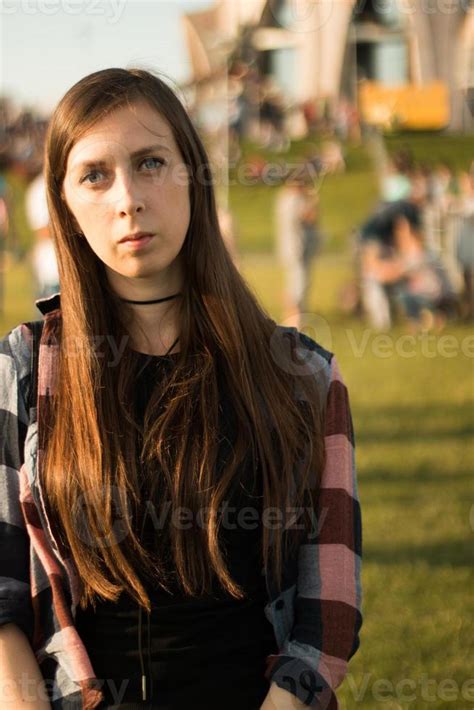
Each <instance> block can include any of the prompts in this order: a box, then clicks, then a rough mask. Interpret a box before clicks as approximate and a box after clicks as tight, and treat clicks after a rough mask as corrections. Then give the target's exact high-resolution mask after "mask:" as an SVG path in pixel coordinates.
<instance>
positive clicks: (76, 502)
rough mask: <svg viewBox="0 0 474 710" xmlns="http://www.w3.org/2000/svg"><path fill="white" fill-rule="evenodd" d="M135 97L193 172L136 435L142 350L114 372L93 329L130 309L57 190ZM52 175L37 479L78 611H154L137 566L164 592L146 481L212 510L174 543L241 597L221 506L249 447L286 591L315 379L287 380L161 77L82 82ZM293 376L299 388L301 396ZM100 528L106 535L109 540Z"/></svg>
mask: <svg viewBox="0 0 474 710" xmlns="http://www.w3.org/2000/svg"><path fill="white" fill-rule="evenodd" d="M143 99H144V100H146V101H148V102H149V104H150V105H151V106H152V107H154V108H155V109H156V110H157V111H158V112H159V113H160V114H161V115H162V116H163V117H164V118H165V119H166V120H167V121H168V123H169V125H170V127H171V129H172V131H173V134H174V138H175V140H176V143H177V146H178V148H179V150H180V153H181V155H182V158H183V162H184V163H185V164H186V165H187V166H188V170H189V174H190V186H189V196H190V205H191V218H190V225H189V229H188V233H187V235H186V239H185V242H184V244H183V247H182V256H183V263H184V265H185V266H184V268H185V274H186V278H185V279H184V286H183V289H182V298H181V299H180V306H179V308H180V341H179V342H180V351H179V355H178V356H177V357H176V362H175V366H174V367H173V368H172V369H171V372H170V373H169V374H168V375H167V376H166V377H165V379H164V380H161V379H160V382H159V383H158V384H157V386H156V388H155V391H154V392H153V394H152V397H151V400H150V402H149V405H148V407H147V410H146V416H145V423H144V426H143V428H142V429H140V427H139V426H138V424H136V422H135V420H134V417H133V414H132V410H131V405H130V402H131V401H132V398H133V382H134V377H135V374H136V369H137V359H136V353H134V352H133V350H132V349H126V350H125V352H124V353H123V355H122V357H121V358H120V359H119V362H118V363H116V364H115V365H114V366H113V367H111V366H110V363H111V361H112V359H113V354H112V352H111V349H110V342H109V339H108V338H107V337H102V338H101V337H100V336H106V335H107V334H113V337H114V338H115V341H116V342H119V341H120V339H121V338H122V337H127V334H128V330H127V320H126V317H125V312H124V310H123V304H119V301H118V299H117V297H116V296H115V294H114V293H113V292H112V290H111V288H110V287H109V286H108V284H107V279H106V276H105V271H104V268H103V264H102V263H101V261H100V260H99V259H98V258H97V257H96V256H95V254H94V253H93V251H92V250H91V248H90V247H89V245H88V244H87V241H86V240H85V239H78V237H77V223H76V222H75V220H74V217H73V215H72V213H71V212H70V210H69V209H68V207H67V205H66V203H65V202H64V200H63V199H62V198H61V188H62V185H63V181H64V177H65V169H66V163H67V158H68V154H69V151H70V150H71V148H72V146H73V145H74V143H75V142H76V141H77V140H78V139H79V137H80V136H81V135H82V134H84V132H86V131H87V130H88V129H89V128H90V127H91V126H92V125H93V124H94V123H95V122H96V121H98V120H99V119H101V118H103V117H104V116H105V115H107V114H108V113H109V112H111V111H113V110H114V109H117V108H120V107H122V106H124V105H128V106H129V107H131V108H133V102H136V101H137V100H143ZM45 175H46V182H47V192H48V204H49V210H50V217H51V225H52V231H53V236H54V240H55V245H56V250H57V254H58V264H59V273H60V283H61V317H60V318H59V319H58V326H57V332H56V337H57V341H58V344H59V369H58V381H57V383H56V387H55V391H54V406H53V416H52V419H51V428H50V431H49V433H48V437H47V446H46V459H45V466H44V486H45V490H46V498H47V503H48V506H49V507H50V509H51V515H52V516H53V520H55V521H56V522H57V523H58V529H60V530H61V535H62V537H63V541H64V542H65V544H67V545H68V546H69V548H70V551H71V554H72V556H73V558H74V560H75V563H76V565H77V568H78V571H79V574H80V576H81V579H82V582H83V591H82V595H81V605H83V606H85V605H86V604H87V603H89V602H92V603H94V601H95V599H96V598H97V596H99V597H102V598H106V599H116V598H117V597H118V595H119V593H120V592H121V591H123V590H126V591H127V592H128V593H129V594H130V595H131V596H132V597H133V598H134V599H135V600H136V601H137V602H138V603H140V604H141V605H142V606H144V607H145V608H147V609H149V608H150V601H149V597H148V595H147V593H146V590H145V585H144V583H143V579H144V576H146V575H147V576H148V577H149V578H150V579H154V580H155V581H159V582H160V583H161V584H162V585H163V586H164V587H165V588H167V580H166V578H165V574H164V570H163V569H162V557H161V555H160V553H159V550H156V554H152V553H151V552H150V551H149V550H147V549H145V547H144V546H143V545H142V543H141V541H140V535H139V533H138V532H137V529H136V526H135V525H134V524H133V520H134V515H135V514H136V513H137V510H139V505H140V485H141V483H142V479H143V478H145V479H146V480H147V484H148V488H149V490H150V491H152V492H153V491H156V490H157V487H158V486H159V487H160V491H161V493H160V496H161V495H163V499H164V497H165V495H166V494H168V496H169V500H170V501H171V505H172V507H171V513H173V511H175V510H176V509H179V508H185V509H188V510H190V511H192V512H193V513H194V514H197V513H198V511H202V510H206V509H207V510H208V511H209V514H208V516H207V519H206V524H205V525H200V526H199V527H195V528H193V530H192V534H190V531H189V530H185V529H182V527H180V526H174V525H171V526H170V529H169V539H167V541H166V545H167V550H168V551H171V553H172V557H173V560H174V565H175V569H176V574H177V578H178V579H179V582H180V585H181V588H182V590H183V592H184V593H186V594H188V595H199V594H203V593H206V592H208V591H209V590H210V589H211V584H212V580H213V578H214V575H216V576H217V578H218V581H219V582H220V584H221V585H222V587H223V588H224V589H225V590H226V591H227V592H228V593H229V594H230V595H232V596H234V597H235V598H242V597H243V591H242V589H241V587H239V585H238V584H237V583H236V582H235V581H234V580H233V579H232V578H231V576H230V574H229V571H228V569H227V567H226V564H225V556H224V555H223V552H222V549H221V545H220V541H219V529H220V522H221V519H220V517H219V514H218V511H219V507H220V506H221V503H222V501H223V500H225V499H226V495H228V493H229V491H230V490H231V488H232V487H233V486H235V485H236V483H237V482H238V480H239V475H240V472H241V470H242V466H241V464H242V462H243V461H244V459H245V457H246V456H247V455H248V454H249V452H250V453H251V457H252V460H253V461H254V462H255V470H258V471H259V475H261V476H262V491H263V506H264V509H265V508H270V507H273V508H276V509H278V510H279V511H281V512H282V513H283V519H282V520H283V521H284V522H283V523H282V524H281V526H280V531H279V532H277V534H276V535H274V529H273V530H272V529H270V526H267V525H264V526H263V539H262V550H261V552H262V559H263V564H264V565H265V570H266V572H267V574H270V571H271V573H272V574H273V577H272V579H273V580H274V581H275V582H276V584H277V586H279V584H280V578H281V571H282V565H283V561H284V559H285V556H286V555H287V554H290V555H291V554H293V555H294V554H295V551H296V549H297V544H298V539H299V534H300V535H304V534H305V531H307V530H308V529H310V526H311V525H312V524H313V523H314V520H313V517H312V516H311V515H304V516H303V517H302V518H300V520H299V523H301V520H304V525H305V528H304V530H303V531H302V532H301V533H299V534H296V533H295V532H294V531H292V532H291V534H286V531H284V526H285V523H286V522H287V521H289V519H290V518H291V517H292V514H293V517H294V510H295V507H296V508H298V509H300V510H301V511H307V510H308V506H311V505H312V502H313V496H314V494H315V493H316V492H317V488H318V482H319V478H320V473H321V470H322V466H323V464H324V446H323V435H322V426H323V425H322V418H323V411H322V406H321V403H320V401H319V399H318V388H317V386H316V383H315V378H314V377H312V376H300V377H298V378H296V377H295V374H294V373H292V372H291V367H286V365H285V362H287V361H288V356H287V355H286V354H285V353H284V349H285V343H284V342H283V341H282V340H281V339H279V338H275V333H276V332H278V331H277V330H276V324H275V322H274V321H273V320H272V319H271V318H270V317H269V316H268V314H267V313H265V311H264V310H263V309H262V307H261V306H260V305H259V304H258V302H257V300H256V298H255V296H254V295H253V294H252V292H251V290H250V289H249V287H248V286H247V285H246V283H245V281H244V279H243V278H242V276H241V275H240V274H239V272H238V271H237V269H236V267H235V265H234V263H233V261H232V259H231V257H230V255H229V253H228V251H227V249H226V247H225V244H224V241H223V239H222V236H221V233H220V230H219V225H218V220H217V214H216V204H215V197H214V188H213V185H212V171H211V168H210V165H209V162H208V158H207V155H206V152H205V149H204V147H203V145H202V142H201V140H200V138H199V136H198V134H197V132H196V130H195V128H194V127H193V125H192V123H191V121H190V119H189V117H188V115H187V112H186V110H185V109H184V107H183V105H182V104H181V102H180V100H179V99H178V97H177V96H176V94H175V93H174V91H173V90H172V89H171V88H170V87H169V86H168V84H167V83H166V82H165V81H164V80H163V79H161V78H159V77H158V76H156V75H154V74H152V73H150V72H147V71H144V70H140V69H128V70H125V69H106V70H103V71H98V72H95V73H93V74H91V75H89V76H86V77H85V78H84V79H82V80H81V81H79V82H78V83H77V84H75V85H74V86H73V87H72V88H71V89H70V90H69V91H68V92H67V93H66V95H65V96H64V97H63V99H62V100H61V101H60V103H59V105H58V106H57V108H56V110H55V112H54V115H53V116H52V120H51V123H50V126H49V131H48V137H47V144H46V156H45ZM119 305H120V307H119ZM78 343H80V344H81V346H80V347H77V344H78ZM98 343H100V346H99V345H98ZM282 357H283V360H282ZM285 358H286V360H285ZM282 363H283V365H282ZM296 379H298V382H297V383H296ZM219 382H221V383H222V382H225V386H226V389H227V392H228V394H229V398H230V401H231V402H232V407H233V412H234V415H235V421H236V422H237V426H236V432H237V434H236V439H235V441H234V442H233V449H232V456H231V457H230V458H229V460H228V461H226V465H225V466H224V467H223V469H222V470H219V471H218V470H217V469H218V467H217V466H216V463H217V451H218V443H219V442H218V432H219V409H218V405H219V387H220V385H219ZM296 384H297V385H298V387H299V388H300V390H301V392H302V393H303V396H302V397H301V401H299V402H297V401H296V399H295V386H296ZM137 431H140V432H141V434H142V437H143V439H142V445H138V444H137V441H138V440H139V439H137ZM84 502H85V503H86V505H84ZM290 509H291V511H292V512H290V513H288V514H287V511H289V510H290ZM117 510H119V511H120V512H119V513H117ZM118 519H119V522H120V525H119V526H117V520H118ZM295 527H297V526H295ZM104 530H106V531H108V533H110V535H109V536H108V537H107V538H106V540H107V542H105V541H104V540H105V538H104ZM97 541H102V543H103V544H96V542H97Z"/></svg>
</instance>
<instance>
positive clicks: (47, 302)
mask: <svg viewBox="0 0 474 710" xmlns="http://www.w3.org/2000/svg"><path fill="white" fill-rule="evenodd" d="M35 306H36V308H38V310H39V311H40V312H41V313H42V314H43V315H46V314H47V313H51V311H55V310H57V309H58V308H60V307H61V294H60V293H54V294H53V295H52V296H47V297H46V298H38V299H37V300H36V301H35Z"/></svg>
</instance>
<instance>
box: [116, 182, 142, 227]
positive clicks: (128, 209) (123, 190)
mask: <svg viewBox="0 0 474 710" xmlns="http://www.w3.org/2000/svg"><path fill="white" fill-rule="evenodd" d="M116 190H117V193H116V194H117V202H116V210H117V213H118V214H119V215H120V216H121V217H124V216H127V215H131V214H136V213H137V212H143V210H144V209H145V200H144V196H143V194H142V191H141V190H140V187H139V185H138V184H137V181H135V180H134V179H133V176H132V175H131V174H130V173H129V172H128V171H127V172H126V173H123V174H122V176H121V177H117V178H116Z"/></svg>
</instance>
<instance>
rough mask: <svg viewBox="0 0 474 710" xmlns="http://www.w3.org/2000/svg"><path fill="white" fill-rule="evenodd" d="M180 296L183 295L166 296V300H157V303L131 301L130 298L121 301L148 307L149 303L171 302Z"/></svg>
mask: <svg viewBox="0 0 474 710" xmlns="http://www.w3.org/2000/svg"><path fill="white" fill-rule="evenodd" d="M178 296H181V294H180V293H175V294H173V296H166V297H165V298H157V299H156V301H130V300H129V299H128V298H121V299H120V300H121V301H123V302H124V303H135V304H144V305H147V304H149V303H163V301H171V299H172V298H177V297H178Z"/></svg>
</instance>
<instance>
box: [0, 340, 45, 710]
mask: <svg viewBox="0 0 474 710" xmlns="http://www.w3.org/2000/svg"><path fill="white" fill-rule="evenodd" d="M22 347H25V345H24V340H23V338H22V337H21V327H18V328H16V329H14V330H13V331H11V332H10V333H9V334H8V335H6V336H5V337H4V338H2V339H1V340H0V708H1V709H2V710H7V709H8V710H10V709H11V710H18V709H19V708H22V709H23V710H33V709H34V710H49V708H50V703H49V701H48V700H47V699H46V698H47V695H46V694H45V692H44V686H43V678H42V675H41V672H40V669H39V666H38V663H37V662H36V659H35V655H34V653H33V650H32V647H31V636H32V629H33V608H32V603H31V588H30V540H29V536H28V532H27V530H26V525H25V520H24V517H23V512H22V508H21V504H20V478H21V468H22V463H23V458H24V456H23V448H24V439H25V433H26V430H27V426H28V420H29V418H28V409H27V404H26V397H25V396H24V395H25V393H24V392H23V390H22V386H21V384H20V383H22V384H23V385H24V383H25V373H24V372H23V371H21V372H18V371H17V355H18V353H19V352H21V348H22ZM23 354H24V353H23Z"/></svg>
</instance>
